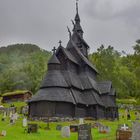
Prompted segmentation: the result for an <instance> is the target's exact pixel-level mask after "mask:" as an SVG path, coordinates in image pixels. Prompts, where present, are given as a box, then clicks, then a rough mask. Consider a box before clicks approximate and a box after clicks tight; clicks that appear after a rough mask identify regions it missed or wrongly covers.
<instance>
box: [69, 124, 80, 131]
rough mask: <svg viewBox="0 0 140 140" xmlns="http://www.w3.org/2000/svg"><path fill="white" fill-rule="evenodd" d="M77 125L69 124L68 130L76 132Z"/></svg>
mask: <svg viewBox="0 0 140 140" xmlns="http://www.w3.org/2000/svg"><path fill="white" fill-rule="evenodd" d="M78 126H79V125H77V124H72V125H70V131H71V132H78Z"/></svg>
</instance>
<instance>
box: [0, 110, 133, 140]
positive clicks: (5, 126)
mask: <svg viewBox="0 0 140 140" xmlns="http://www.w3.org/2000/svg"><path fill="white" fill-rule="evenodd" d="M121 112H123V111H122V110H121ZM131 116H132V120H134V119H135V118H134V112H131ZM1 117H2V116H0V132H1V131H2V130H6V131H7V136H5V137H2V136H0V140H77V139H78V137H77V133H71V136H70V138H62V137H61V132H60V131H57V130H56V129H55V128H56V125H57V124H61V125H63V126H66V125H70V124H72V123H73V124H74V123H76V122H59V123H50V128H51V130H45V127H46V126H47V124H46V123H44V122H37V123H38V124H39V126H40V128H39V131H38V133H36V134H27V133H24V128H22V118H20V119H19V120H18V121H16V124H14V125H10V124H9V119H8V118H7V119H6V121H5V122H2V121H1ZM89 122H90V123H94V121H88V122H87V123H89ZM98 122H100V123H102V124H104V125H107V126H110V128H111V132H110V133H109V134H100V133H99V132H98V129H96V128H94V129H92V136H93V140H115V138H116V129H117V127H118V125H119V124H123V123H126V124H128V125H129V126H131V123H132V122H131V121H127V120H126V118H124V119H120V121H107V120H100V121H98Z"/></svg>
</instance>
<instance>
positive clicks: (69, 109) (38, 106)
mask: <svg viewBox="0 0 140 140" xmlns="http://www.w3.org/2000/svg"><path fill="white" fill-rule="evenodd" d="M45 116H53V117H55V116H59V117H60V116H61V117H62V116H63V117H64V116H71V117H74V105H73V104H71V103H66V102H49V101H39V102H32V103H30V104H29V117H45Z"/></svg>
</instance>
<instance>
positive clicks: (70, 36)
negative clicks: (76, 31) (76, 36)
mask: <svg viewBox="0 0 140 140" xmlns="http://www.w3.org/2000/svg"><path fill="white" fill-rule="evenodd" d="M67 29H68V32H69V38H70V39H71V31H70V29H69V27H68V26H67Z"/></svg>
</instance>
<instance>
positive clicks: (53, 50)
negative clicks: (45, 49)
mask: <svg viewBox="0 0 140 140" xmlns="http://www.w3.org/2000/svg"><path fill="white" fill-rule="evenodd" d="M52 52H53V54H55V52H56V48H55V46H54V47H53V49H52Z"/></svg>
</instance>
